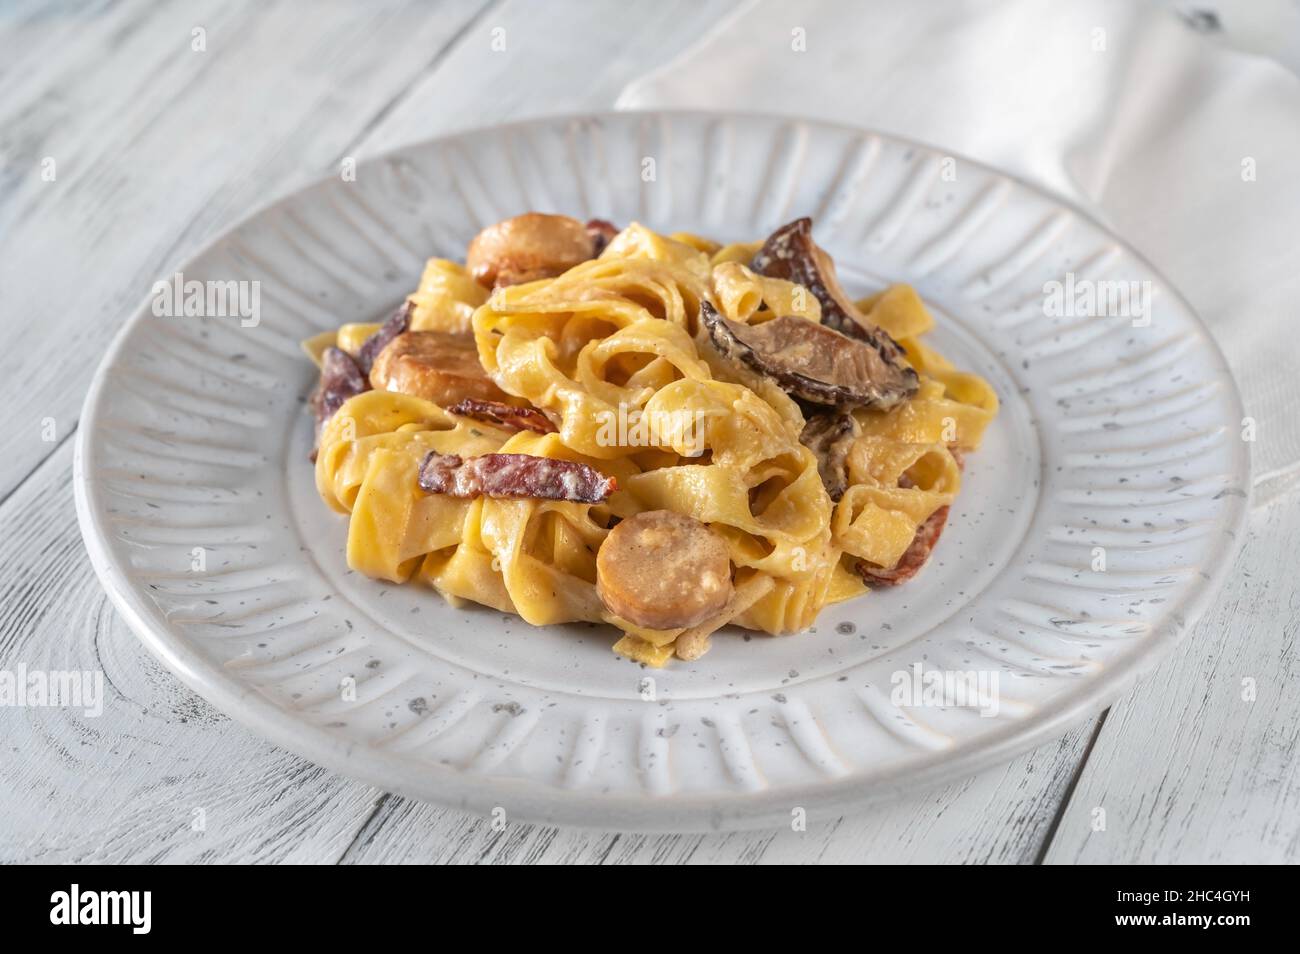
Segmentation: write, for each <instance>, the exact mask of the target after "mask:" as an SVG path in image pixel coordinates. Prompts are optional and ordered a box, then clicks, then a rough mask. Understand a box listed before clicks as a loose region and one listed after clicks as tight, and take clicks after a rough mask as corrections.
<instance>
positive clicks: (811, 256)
mask: <svg viewBox="0 0 1300 954" xmlns="http://www.w3.org/2000/svg"><path fill="white" fill-rule="evenodd" d="M750 268H752V269H753V270H754V271H756V272H758V273H760V274H762V275H768V276H770V277H772V278H784V279H786V280H787V281H791V282H795V283H797V284H799V285H803V286H804V287H805V288H807V289H808V290H809V291H810V292H812V293H813V295H814V297H816V299H817V301H818V302H820V303H821V306H822V324H824V325H826V326H828V327H830V328H834V329H835V330H836V331H841V332H843V333H844V334H846V335H849V336H850V337H852V338H856V339H857V340H859V341H863V342H866V343H867V344H868V345H870V346H871V347H872V348H873V349H874V350H875V351H876V352H877V353H878V354H879V355H880V360H881V364H882V367H883V368H885V369H888V372H889V380H887V381H886V380H883V379H882V380H881V381H880V382H879V383H880V385H881V387H882V388H884V389H885V390H886V391H888V392H891V393H899V394H900V395H901V396H906V395H910V394H914V393H915V392H916V389H917V385H918V379H917V376H916V372H915V371H914V370H913V369H912V368H910V367H908V366H907V364H906V362H905V360H904V357H903V349H902V348H901V347H899V345H898V342H897V341H895V340H894V339H893V338H891V337H890V336H889V335H888V334H887V333H886V332H885V330H884V329H882V328H878V327H877V326H875V325H874V324H872V323H871V321H870V320H869V319H868V318H867V316H866V315H864V314H862V312H861V311H859V310H858V307H857V306H856V305H854V304H853V301H852V300H851V299H850V298H849V296H848V295H846V294H845V292H844V289H843V288H842V287H840V282H839V279H838V278H836V277H835V262H834V261H833V260H832V259H831V257H830V256H829V255H827V254H826V252H825V251H824V250H822V249H821V248H820V247H819V246H818V245H817V243H816V242H814V241H813V237H812V219H810V218H807V217H805V218H802V219H795V220H794V221H793V222H791V223H790V224H789V225H783V226H781V228H779V229H777V230H776V231H775V232H773V233H772V234H771V235H770V236H768V239H767V241H766V242H764V243H763V247H762V248H761V249H759V250H758V254H757V255H755V256H754V259H753V261H752V262H750Z"/></svg>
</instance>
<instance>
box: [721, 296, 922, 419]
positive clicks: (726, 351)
mask: <svg viewBox="0 0 1300 954" xmlns="http://www.w3.org/2000/svg"><path fill="white" fill-rule="evenodd" d="M700 318H701V319H702V320H703V322H704V326H705V327H706V328H707V329H708V331H709V338H710V340H711V341H712V342H713V346H714V347H715V348H717V349H718V351H719V352H720V353H721V354H722V355H723V356H724V357H726V358H728V359H730V360H732V361H737V362H741V363H744V364H747V365H749V366H750V367H751V368H753V369H754V370H755V371H757V372H759V373H760V374H764V375H767V376H768V377H769V378H771V379H772V380H774V381H775V382H776V383H777V384H779V385H781V387H782V388H783V389H784V390H785V391H786V392H787V393H789V394H792V395H794V396H795V397H800V398H803V399H804V400H806V401H812V402H813V403H815V404H826V405H830V406H833V407H878V408H889V407H893V406H894V405H895V404H898V403H899V402H900V401H902V400H903V399H904V398H906V397H908V396H909V395H911V394H913V393H915V391H916V387H917V385H916V372H915V371H913V370H912V369H911V368H906V367H904V366H903V365H894V364H890V363H889V362H888V361H886V360H885V359H884V358H883V357H882V356H881V354H880V352H879V351H877V350H876V349H875V348H873V347H871V346H870V345H868V344H866V343H865V342H862V341H859V340H858V339H856V338H850V337H848V336H847V335H842V334H840V333H839V332H838V331H835V330H834V329H831V328H827V327H825V326H824V325H819V324H817V323H816V322H812V321H809V320H808V319H807V318H800V317H799V316H797V315H783V316H781V317H780V318H773V319H772V320H771V321H765V322H763V323H762V324H759V325H746V324H742V323H741V322H739V321H732V320H730V319H729V318H724V317H722V315H720V314H718V312H717V310H716V309H715V308H714V307H713V306H712V305H710V304H709V303H708V302H707V301H705V302H701V303H700ZM904 370H905V371H907V372H908V374H909V375H911V377H910V386H909V378H907V377H905V376H904V375H903V374H902V373H901V372H902V371H904Z"/></svg>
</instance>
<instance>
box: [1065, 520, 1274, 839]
mask: <svg viewBox="0 0 1300 954" xmlns="http://www.w3.org/2000/svg"><path fill="white" fill-rule="evenodd" d="M1298 553H1300V506H1297V501H1296V495H1295V494H1291V495H1289V496H1287V497H1285V498H1283V499H1282V500H1279V501H1275V502H1274V503H1272V504H1270V505H1269V506H1268V507H1266V508H1263V509H1260V510H1256V511H1255V512H1254V513H1253V514H1252V515H1251V523H1250V529H1249V531H1248V535H1247V539H1246V541H1245V546H1244V548H1243V550H1242V553H1241V556H1240V558H1239V560H1238V563H1237V567H1236V572H1235V573H1234V574H1233V575H1232V576H1231V577H1230V579H1229V581H1228V583H1227V586H1226V587H1225V589H1224V592H1223V593H1221V594H1220V596H1219V598H1218V599H1217V600H1216V602H1215V605H1214V607H1213V609H1212V610H1210V612H1209V613H1207V614H1206V616H1205V618H1204V619H1202V620H1201V622H1200V624H1199V625H1197V626H1196V628H1195V629H1194V631H1193V632H1192V633H1191V634H1189V636H1188V637H1187V640H1186V641H1185V642H1184V643H1183V644H1182V645H1181V646H1179V647H1178V650H1177V651H1176V652H1175V654H1174V655H1173V656H1172V657H1170V658H1169V659H1167V660H1165V662H1164V663H1163V664H1162V665H1161V666H1160V667H1159V668H1158V669H1157V671H1156V672H1155V673H1153V674H1152V676H1151V677H1150V678H1149V679H1147V680H1146V681H1145V682H1143V683H1142V685H1141V686H1140V687H1139V689H1138V690H1137V691H1135V692H1132V693H1129V694H1128V695H1127V696H1125V697H1124V699H1123V700H1121V701H1120V702H1119V703H1117V704H1116V705H1115V706H1114V708H1113V709H1112V710H1111V713H1110V715H1109V717H1108V718H1107V720H1106V724H1105V726H1104V727H1103V729H1102V731H1101V733H1100V734H1099V736H1098V738H1097V743H1096V745H1095V746H1094V748H1093V751H1092V755H1091V757H1090V758H1089V759H1088V762H1087V765H1086V766H1085V767H1084V769H1083V772H1082V774H1081V775H1080V779H1079V784H1078V786H1077V788H1076V789H1075V792H1074V797H1073V798H1072V799H1071V800H1070V804H1069V807H1068V808H1067V810H1066V812H1065V813H1064V815H1063V817H1062V819H1061V824H1060V826H1059V828H1058V830H1057V833H1056V837H1055V839H1053V842H1052V845H1051V848H1050V849H1049V850H1048V852H1047V854H1046V857H1045V860H1046V861H1047V862H1048V863H1083V864H1158V863H1167V862H1172V861H1178V862H1180V863H1188V864H1195V863H1210V864H1258V863H1268V864H1282V863H1291V864H1294V863H1295V862H1296V860H1297V859H1298V858H1300V693H1297V692H1296V685H1297V684H1300V647H1297V636H1298V635H1300V595H1298V594H1297V590H1296V585H1295V572H1296V567H1297V560H1296V554H1298ZM1252 683H1253V690H1254V698H1253V699H1252V698H1249V691H1248V690H1250V689H1251V688H1252ZM1098 809H1100V810H1103V811H1104V813H1105V815H1104V821H1105V830H1104V831H1096V830H1094V827H1093V825H1094V820H1095V818H1096V817H1097V816H1096V815H1095V812H1096V811H1097V810H1098Z"/></svg>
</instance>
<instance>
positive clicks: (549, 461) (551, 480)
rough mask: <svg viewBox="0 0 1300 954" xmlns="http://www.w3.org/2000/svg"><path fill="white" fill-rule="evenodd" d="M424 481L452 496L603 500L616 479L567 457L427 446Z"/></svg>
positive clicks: (422, 472) (432, 489) (437, 491)
mask: <svg viewBox="0 0 1300 954" xmlns="http://www.w3.org/2000/svg"><path fill="white" fill-rule="evenodd" d="M419 480H420V487H421V489H423V490H424V491H426V492H428V493H431V494H447V495H448V496H450V497H479V496H485V497H533V498H537V499H540V500H572V501H574V502H576V503H600V502H601V501H602V500H604V499H605V498H606V497H608V496H609V495H610V494H612V493H613V492H614V491H615V490H617V489H618V482H617V481H616V480H615V479H614V478H613V477H606V476H605V475H604V474H602V473H601V472H600V471H598V470H595V469H594V468H591V467H588V466H587V465H586V464H578V463H575V462H573V461H569V460H555V459H553V458H550V457H534V456H533V455H531V454H483V455H482V456H480V457H471V458H469V459H468V460H466V459H464V458H462V457H461V456H459V455H458V454H439V453H438V452H437V451H429V455H428V456H427V457H425V458H424V462H423V463H421V464H420V478H419Z"/></svg>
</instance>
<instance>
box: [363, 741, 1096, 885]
mask: <svg viewBox="0 0 1300 954" xmlns="http://www.w3.org/2000/svg"><path fill="white" fill-rule="evenodd" d="M1092 729H1093V723H1092V722H1090V723H1088V724H1087V725H1084V726H1082V727H1080V728H1078V729H1076V730H1074V731H1073V732H1071V733H1069V734H1068V735H1066V736H1065V737H1064V738H1062V739H1061V740H1059V741H1058V742H1055V743H1052V744H1051V745H1046V746H1043V747H1042V748H1040V749H1037V750H1035V751H1033V752H1030V753H1028V754H1027V755H1024V756H1022V757H1020V758H1018V759H1016V760H1015V761H1014V762H1012V763H1010V764H1009V765H1006V766H1003V767H1000V768H996V769H991V770H989V771H986V772H983V773H981V774H979V775H976V776H973V777H971V778H968V779H964V780H963V781H961V782H959V783H955V784H952V785H948V786H945V787H943V788H940V789H935V790H934V791H931V792H923V793H920V794H918V795H911V796H908V797H905V798H901V799H895V800H892V801H888V802H884V803H882V804H880V805H879V806H876V807H874V808H872V809H870V810H868V811H865V812H862V813H860V814H855V815H853V816H851V817H848V818H840V819H836V820H834V821H831V822H829V823H827V822H818V821H816V820H809V822H808V826H807V830H806V831H795V830H793V826H792V827H791V828H790V829H788V830H782V831H776V832H736V833H728V834H720V835H698V834H696V835H648V834H627V833H618V832H607V833H603V834H601V833H592V832H579V831H571V830H566V829H558V828H548V827H543V826H534V825H514V824H511V823H510V822H509V819H505V820H504V821H505V824H504V826H501V825H498V826H497V827H496V828H494V827H493V825H492V823H491V822H490V821H488V820H484V819H476V818H475V819H472V818H468V817H467V816H465V815H464V814H462V813H459V812H450V811H446V810H444V809H439V808H434V807H433V806H430V805H424V804H421V803H419V802H412V801H410V800H407V799H403V798H399V797H396V796H393V797H390V798H388V799H386V800H385V801H384V803H383V804H382V805H381V806H380V808H379V810H378V811H377V812H376V813H375V815H374V817H373V818H371V819H370V820H369V822H368V823H367V825H366V827H365V829H364V830H363V831H362V833H361V835H360V837H358V838H357V840H356V841H355V842H354V843H353V845H352V846H351V847H350V848H349V849H348V851H347V853H346V854H345V855H344V856H343V859H342V861H343V862H344V863H345V864H371V863H374V864H413V863H419V864H814V863H816V864H844V863H862V864H872V863H883V862H889V863H897V864H940V863H953V864H956V863H962V864H969V863H994V864H998V863H1010V864H1017V863H1029V862H1032V861H1033V860H1034V859H1035V858H1036V857H1037V856H1038V855H1039V854H1040V852H1041V851H1042V850H1043V849H1044V848H1045V846H1046V838H1047V835H1048V832H1049V831H1050V828H1051V823H1052V820H1053V817H1054V815H1055V812H1056V808H1057V806H1058V805H1059V804H1060V802H1061V799H1062V797H1063V795H1064V794H1065V792H1066V790H1067V789H1068V787H1069V784H1070V782H1071V780H1072V777H1073V774H1074V769H1075V766H1076V765H1077V764H1078V763H1079V760H1080V758H1081V757H1082V754H1083V751H1084V749H1085V748H1086V747H1087V744H1088V742H1089V740H1090V739H1091V737H1092Z"/></svg>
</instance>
